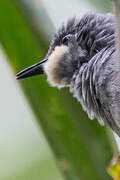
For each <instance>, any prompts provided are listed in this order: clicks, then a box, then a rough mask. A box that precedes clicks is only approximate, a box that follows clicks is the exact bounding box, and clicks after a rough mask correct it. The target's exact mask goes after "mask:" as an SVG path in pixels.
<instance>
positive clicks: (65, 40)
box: [62, 34, 71, 44]
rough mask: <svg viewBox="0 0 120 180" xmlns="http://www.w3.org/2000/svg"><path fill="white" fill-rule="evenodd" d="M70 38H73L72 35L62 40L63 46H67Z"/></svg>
mask: <svg viewBox="0 0 120 180" xmlns="http://www.w3.org/2000/svg"><path fill="white" fill-rule="evenodd" d="M70 38H71V34H69V35H67V36H65V37H63V39H62V42H63V44H67V42H68V40H69V39H70Z"/></svg>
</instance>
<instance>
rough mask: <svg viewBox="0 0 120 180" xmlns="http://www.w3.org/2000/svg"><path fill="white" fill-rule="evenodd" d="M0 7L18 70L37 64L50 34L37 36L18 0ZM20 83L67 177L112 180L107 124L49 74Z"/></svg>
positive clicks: (1, 35) (2, 29) (0, 35)
mask: <svg viewBox="0 0 120 180" xmlns="http://www.w3.org/2000/svg"><path fill="white" fill-rule="evenodd" d="M16 2H17V5H16ZM0 7H1V10H0V42H1V44H2V46H3V47H4V50H5V52H6V54H7V55H8V57H9V59H8V60H9V62H10V64H11V67H12V68H13V69H14V71H16V72H17V71H18V70H21V69H22V68H24V67H26V66H28V65H31V64H33V63H35V62H33V57H40V58H41V59H42V58H43V57H44V55H45V53H46V52H47V48H48V43H47V42H46V41H45V40H44V36H46V34H45V32H40V34H39V41H38V40H36V39H37V37H38V36H37V35H36V33H35V31H34V32H33V28H35V27H33V26H29V25H30V23H29V22H30V21H31V18H29V16H28V18H24V15H25V13H23V11H22V12H21V5H20V6H19V1H17V0H12V1H11V0H5V1H0ZM23 10H24V7H23ZM44 13H45V12H44ZM29 14H30V12H29ZM25 16H27V10H26V15H25ZM43 16H44V14H43ZM31 17H32V16H31ZM44 23H45V22H44ZM49 23H50V22H49ZM40 24H41V26H44V24H43V23H42V22H41V23H40ZM48 31H49V29H48ZM36 41H37V43H36ZM38 43H39V45H38ZM20 83H21V86H22V88H23V90H24V93H25V95H26V97H27V99H28V101H29V103H30V105H31V108H32V110H33V112H34V113H35V116H36V119H37V121H38V123H39V124H40V125H41V126H42V129H43V131H44V134H45V136H46V138H47V140H48V143H49V145H50V147H51V149H52V151H53V153H54V155H55V157H56V161H57V164H58V165H59V167H60V169H61V172H62V173H63V175H64V177H65V179H67V180H93V179H94V180H102V179H104V180H110V179H111V178H110V177H109V176H108V174H107V173H106V167H107V165H108V163H109V161H110V159H111V156H112V151H111V147H110V142H109V138H108V136H107V133H106V131H105V128H103V127H101V126H100V125H99V124H98V122H97V121H90V120H89V119H88V117H87V115H86V113H85V112H83V110H82V108H81V106H80V104H79V103H78V102H77V101H76V100H75V99H74V98H73V97H72V96H71V94H70V93H69V92H68V89H63V90H61V91H58V90H57V89H55V88H51V87H49V85H48V84H47V83H46V82H45V77H39V76H38V77H34V78H31V79H26V80H21V81H20Z"/></svg>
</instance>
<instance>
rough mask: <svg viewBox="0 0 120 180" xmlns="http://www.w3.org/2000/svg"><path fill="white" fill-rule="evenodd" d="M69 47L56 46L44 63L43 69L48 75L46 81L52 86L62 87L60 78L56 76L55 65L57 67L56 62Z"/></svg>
mask: <svg viewBox="0 0 120 180" xmlns="http://www.w3.org/2000/svg"><path fill="white" fill-rule="evenodd" d="M68 51H69V48H68V47H67V46H65V45H61V46H56V47H55V50H54V51H53V52H52V54H51V55H50V57H49V59H48V61H47V62H46V63H45V65H44V71H45V73H46V74H47V76H48V82H49V83H50V84H51V85H52V86H56V87H58V88H61V87H64V84H62V81H61V79H58V78H56V67H57V69H58V63H59V61H60V60H61V59H62V57H63V56H64V55H65V54H66V53H68Z"/></svg>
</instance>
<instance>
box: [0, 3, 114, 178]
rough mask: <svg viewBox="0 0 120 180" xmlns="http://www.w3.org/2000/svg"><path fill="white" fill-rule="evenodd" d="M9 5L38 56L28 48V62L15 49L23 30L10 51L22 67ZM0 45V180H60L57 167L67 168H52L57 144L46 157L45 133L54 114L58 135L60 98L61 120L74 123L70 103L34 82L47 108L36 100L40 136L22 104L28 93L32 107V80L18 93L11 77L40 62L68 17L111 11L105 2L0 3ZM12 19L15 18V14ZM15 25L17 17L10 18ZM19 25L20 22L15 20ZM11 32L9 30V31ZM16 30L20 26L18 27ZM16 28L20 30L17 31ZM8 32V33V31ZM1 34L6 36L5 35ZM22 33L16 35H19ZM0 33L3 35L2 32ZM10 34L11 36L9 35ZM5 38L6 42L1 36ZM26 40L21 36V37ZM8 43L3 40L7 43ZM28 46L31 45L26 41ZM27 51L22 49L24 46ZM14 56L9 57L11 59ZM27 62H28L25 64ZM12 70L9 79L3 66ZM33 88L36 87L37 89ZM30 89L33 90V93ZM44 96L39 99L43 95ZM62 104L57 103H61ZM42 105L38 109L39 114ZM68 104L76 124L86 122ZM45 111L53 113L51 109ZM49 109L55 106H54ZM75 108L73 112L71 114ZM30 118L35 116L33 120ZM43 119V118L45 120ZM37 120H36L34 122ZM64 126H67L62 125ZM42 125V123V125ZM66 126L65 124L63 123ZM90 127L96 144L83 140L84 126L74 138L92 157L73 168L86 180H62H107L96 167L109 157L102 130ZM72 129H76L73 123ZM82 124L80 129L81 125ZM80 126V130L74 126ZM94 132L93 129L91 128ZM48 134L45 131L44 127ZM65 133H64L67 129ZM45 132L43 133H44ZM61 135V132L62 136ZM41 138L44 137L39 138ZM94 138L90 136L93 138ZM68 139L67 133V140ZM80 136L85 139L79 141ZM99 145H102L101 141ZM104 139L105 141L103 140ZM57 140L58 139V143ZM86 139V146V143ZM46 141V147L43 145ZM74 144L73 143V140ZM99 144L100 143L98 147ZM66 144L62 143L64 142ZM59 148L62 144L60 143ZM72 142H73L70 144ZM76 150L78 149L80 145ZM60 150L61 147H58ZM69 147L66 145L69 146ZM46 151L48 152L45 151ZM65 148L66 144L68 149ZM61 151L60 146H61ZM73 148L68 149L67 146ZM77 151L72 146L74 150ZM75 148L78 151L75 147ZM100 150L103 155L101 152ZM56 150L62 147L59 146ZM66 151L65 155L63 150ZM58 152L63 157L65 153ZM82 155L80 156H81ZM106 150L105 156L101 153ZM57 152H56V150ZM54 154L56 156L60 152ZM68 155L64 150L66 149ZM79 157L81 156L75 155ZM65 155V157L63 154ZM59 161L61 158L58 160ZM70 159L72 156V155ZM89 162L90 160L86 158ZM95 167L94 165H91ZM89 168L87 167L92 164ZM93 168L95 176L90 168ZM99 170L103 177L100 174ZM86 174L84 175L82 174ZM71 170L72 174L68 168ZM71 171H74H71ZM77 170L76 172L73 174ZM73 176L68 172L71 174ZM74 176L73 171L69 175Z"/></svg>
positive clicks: (13, 77) (26, 105) (105, 134)
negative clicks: (56, 32)
mask: <svg viewBox="0 0 120 180" xmlns="http://www.w3.org/2000/svg"><path fill="white" fill-rule="evenodd" d="M9 3H11V4H12V3H13V4H15V7H16V12H17V11H18V9H20V12H21V16H22V17H23V18H24V20H25V23H26V24H27V25H28V27H29V29H30V33H32V34H33V37H34V38H33V41H35V42H36V44H38V47H39V48H41V51H40V53H37V51H38V50H34V48H35V47H34V45H33V47H32V49H33V51H34V52H33V54H32V57H31V56H30V51H29V49H27V48H26V47H25V48H26V49H25V48H24V49H22V48H21V46H22V44H20V43H21V41H20V39H19V38H22V35H23V36H24V34H25V33H27V30H26V29H25V31H23V32H21V34H20V36H19V38H18V39H16V42H15V43H16V47H18V49H20V48H21V51H22V50H23V54H24V57H23V58H24V61H21V62H20V61H19V62H18V61H17V59H19V58H22V55H20V54H19V53H21V51H18V52H17V51H16V49H15V48H14V43H13V44H12V43H10V42H12V41H11V39H12V35H14V34H15V33H16V34H17V28H16V26H14V25H15V24H14V23H15V20H14V19H9V17H10V15H11V17H12V13H11V14H10V13H9V12H13V13H14V11H13V10H12V5H11V6H9ZM0 8H1V10H0V11H1V12H0V23H1V25H0V41H1V46H0V73H1V76H0V82H1V85H0V180H21V179H22V180H39V179H40V180H63V179H64V177H63V174H62V173H61V171H60V170H59V168H58V166H61V164H62V166H63V169H64V170H65V169H66V168H68V167H67V164H66V161H64V160H63V161H61V162H60V164H59V163H58V162H57V163H56V158H55V157H54V153H53V152H56V153H55V154H56V156H58V154H60V153H58V152H59V150H58V149H60V146H59V143H58V142H57V143H58V145H57V148H56V147H53V152H52V150H51V149H52V148H50V147H52V145H53V146H55V144H57V143H54V140H53V139H52V137H53V136H52V135H51V131H49V132H48V130H49V127H50V125H49V124H50V123H52V122H53V115H51V114H52V113H53V114H54V113H56V114H57V115H55V119H56V121H55V122H54V126H55V128H57V130H58V131H59V128H60V125H61V124H59V121H58V124H57V119H64V120H65V119H66V118H65V117H69V116H67V115H66V116H65V115H64V114H63V117H62V108H61V110H60V108H59V107H60V105H61V106H62V104H61V102H60V103H59V102H58V104H59V106H58V107H57V106H56V105H55V104H56V101H59V99H60V98H61V96H60V93H61V94H62V95H63V96H62V98H63V99H64V96H65V97H66V100H64V101H65V102H63V103H66V107H68V109H67V108H66V112H65V113H66V114H70V116H71V117H73V118H72V119H73V120H74V118H75V119H76V120H77V118H78V117H75V114H74V113H73V114H72V112H70V110H69V108H71V107H70V106H72V105H70V103H71V102H72V101H70V103H69V100H68V99H69V98H71V95H70V94H68V91H67V90H66V91H64V90H62V91H61V92H58V91H57V90H56V89H54V90H52V88H48V87H49V86H48V85H45V84H47V83H46V82H45V81H46V79H45V78H42V79H39V77H36V79H37V81H36V87H38V89H39V86H41V85H42V89H41V91H38V92H37V93H39V94H41V93H43V92H44V93H45V94H47V95H48V96H47V97H49V103H50V107H49V105H46V104H45V102H44V99H42V94H41V95H40V97H41V101H42V103H43V104H44V106H43V107H45V109H42V110H41V111H44V112H46V115H45V113H44V115H42V116H41V119H42V118H43V119H44V118H46V119H48V120H49V121H48V122H49V124H48V127H47V128H46V124H45V123H46V122H43V121H42V122H41V124H42V129H43V130H44V131H45V133H43V131H42V130H41V127H40V124H39V121H36V116H39V113H38V115H36V114H37V108H38V107H37V105H36V104H35V103H34V102H33V103H31V106H34V110H33V111H34V113H33V111H31V108H30V106H29V103H28V102H27V101H26V98H25V94H27V93H28V92H29V95H28V96H31V99H33V101H34V98H35V97H34V96H32V93H33V92H34V91H33V92H32V86H31V84H32V83H33V81H34V80H35V78H33V79H32V80H28V81H27V80H25V81H23V82H22V83H23V85H22V86H23V87H25V89H24V93H23V91H21V88H20V86H19V84H18V82H17V81H16V79H15V72H17V71H18V70H21V69H23V68H24V67H25V66H27V65H31V63H32V62H33V63H35V62H37V61H39V60H41V58H43V57H44V55H45V53H46V52H47V49H48V46H49V41H50V39H51V37H52V35H53V33H54V32H55V30H56V29H57V28H58V27H59V26H60V25H61V23H62V22H66V20H67V19H68V18H69V17H72V16H73V15H77V16H79V17H81V16H82V15H83V14H84V13H85V12H88V11H92V12H102V13H103V12H109V11H111V5H110V2H109V0H108V1H107V0H106V1H104V0H103V1H99V0H86V1H84V0H60V1H59V0H52V1H50V0H23V1H12V0H11V2H10V1H9V0H5V1H4V2H2V1H1V2H0ZM9 8H11V11H9ZM16 14H17V13H16ZM15 18H16V19H17V17H15ZM18 19H20V20H21V18H18ZM6 22H7V23H8V24H9V26H7V25H6V24H5V23H6ZM11 26H12V27H13V28H11ZM21 26H22V25H21ZM21 26H20V27H21ZM8 27H10V28H8ZM6 29H7V31H6ZM21 30H22V29H21ZM5 31H6V32H5ZM9 31H11V36H10V35H9V33H10V32H9ZM12 32H13V33H12ZM7 34H8V37H7V36H6V35H7ZM25 36H26V34H25ZM7 38H8V39H7ZM24 42H25V44H26V42H28V43H29V40H28V39H27V37H26V39H25V40H24ZM30 43H31V44H32V41H30ZM26 46H27V45H26ZM12 52H14V53H15V54H13V53H12ZM25 53H26V54H27V55H26V54H25ZM28 58H29V59H28ZM10 64H11V65H12V67H13V69H14V73H13V71H12V70H11V68H10V66H9V65H10ZM37 83H39V85H37ZM33 89H34V88H33ZM54 93H55V96H56V95H59V96H60V98H57V99H55V97H54ZM43 96H44V95H43ZM36 101H37V102H38V104H39V101H40V98H39V97H38V99H36ZM62 101H63V100H62ZM42 103H41V106H40V107H39V108H42ZM73 104H74V105H75V108H74V110H76V111H81V119H84V118H85V120H86V119H87V116H86V114H85V113H84V112H82V110H81V107H80V105H79V103H77V102H76V100H75V99H74V100H73ZM51 105H52V106H53V107H51ZM54 105H55V106H54ZM77 108H78V110H77ZM35 115H36V116H35ZM46 116H47V117H46ZM37 119H38V117H37ZM66 121H67V120H66ZM48 122H47V123H48ZM68 122H69V118H68ZM90 123H91V125H90V126H91V127H90V129H91V131H95V133H96V134H97V132H98V133H99V131H100V136H99V135H98V137H97V138H98V143H97V138H96V139H92V138H91V139H90V137H89V135H87V131H89V128H88V127H87V122H86V126H84V129H83V132H82V129H81V130H80V131H81V132H80V137H81V139H83V142H82V140H81V142H82V143H83V144H84V142H85V141H86V142H87V141H88V142H87V143H88V144H87V145H86V149H87V148H88V149H87V150H88V154H89V151H91V152H92V160H91V162H90V159H88V161H89V163H88V166H86V162H87V160H86V159H87V157H89V155H87V154H86V159H84V157H83V159H82V156H80V157H79V158H80V159H82V162H83V164H85V167H86V168H84V169H83V168H82V167H83V164H81V163H79V162H78V166H81V169H82V171H83V174H82V175H81V177H86V179H84V178H79V175H78V176H77V177H75V174H74V173H71V174H72V175H71V176H68V174H69V173H68V174H67V176H66V177H68V179H76V180H78V179H81V180H87V175H86V176H85V173H86V174H87V173H88V175H89V174H90V175H89V176H90V178H88V179H94V180H100V179H101V180H107V179H111V178H110V177H109V176H108V175H107V173H106V174H104V179H103V178H102V170H101V169H102V167H101V169H100V167H99V164H100V166H102V163H103V161H101V159H102V158H103V159H105V162H104V163H103V164H104V165H103V166H105V167H106V166H107V164H108V162H109V160H110V158H111V157H112V149H110V148H111V146H110V144H109V137H108V135H107V133H106V131H105V129H104V128H103V127H99V125H98V123H97V122H95V121H94V124H93V122H92V121H90V122H89V124H90ZM76 124H77V123H76ZM83 124H84V123H83ZM79 125H80V124H79ZM96 127H97V128H98V129H99V130H98V129H97V128H96ZM50 128H51V127H50ZM62 128H63V129H64V128H66V129H65V131H68V130H67V125H65V124H64V123H63V124H62ZM68 129H69V127H68ZM46 132H47V133H46ZM63 132H64V131H63ZM44 134H45V136H46V137H45V136H44ZM93 134H94V133H93ZM67 135H68V136H70V135H69V132H68V134H67ZM54 136H56V139H55V141H57V139H58V140H59V137H58V134H57V131H56V134H54ZM84 136H86V137H85V138H84ZM104 137H105V141H104V142H103V141H102V139H104ZM107 137H108V139H107ZM60 138H61V137H60ZM62 138H63V139H65V138H66V141H67V136H66V134H65V133H64V134H63V137H62ZM87 138H88V140H87ZM46 139H48V140H49V141H48V142H47V140H46ZM78 139H79V138H78ZM99 139H101V141H100V143H101V145H99ZM69 140H70V139H68V141H69ZM71 141H74V137H72V139H71ZM61 142H64V141H61ZM76 142H77V141H76ZM82 143H81V146H84V145H82ZM89 143H90V146H91V144H92V146H91V149H89V146H88V145H89ZM63 144H64V143H63ZM69 144H70V143H69ZM49 145H50V146H49ZM70 145H71V144H70ZM63 146H64V145H63ZM73 146H74V145H73ZM76 147H77V146H76ZM78 147H79V146H78ZM102 148H103V149H102ZM61 149H62V146H61ZM65 150H66V149H65ZM65 150H64V151H65ZM87 150H86V152H87ZM104 150H106V151H104ZM61 151H62V150H61ZM61 151H60V152H61ZM68 152H69V149H68ZM73 152H74V154H75V153H76V150H75V151H73ZM99 152H102V153H103V152H105V153H103V155H102V158H101V157H98V156H99ZM62 153H63V156H64V155H65V153H66V152H62ZM80 153H81V154H82V152H80ZM66 154H67V153H66ZM94 155H95V156H96V157H97V158H98V159H97V160H94ZM60 156H62V155H61V154H60ZM70 156H71V155H69V153H68V159H69V160H70ZM75 156H76V154H75ZM90 157H91V156H90ZM79 158H78V156H77V157H76V162H77V159H79ZM94 161H96V162H94ZM72 162H73V164H74V158H73V159H72ZM92 163H93V164H92ZM96 163H97V164H98V168H99V169H98V170H96V169H97V167H96V165H95V164H96ZM89 167H91V169H93V170H91V171H90V172H89ZM105 167H104V171H106V169H105ZM87 168H88V169H87ZM73 169H74V168H73ZM76 169H77V168H76ZM79 169H80V168H78V172H79V171H80V170H79ZM94 169H95V178H92V177H93V175H92V174H94V173H93V172H94ZM73 172H74V171H73ZM75 172H77V170H75Z"/></svg>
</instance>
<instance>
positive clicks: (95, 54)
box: [18, 13, 120, 136]
mask: <svg viewBox="0 0 120 180" xmlns="http://www.w3.org/2000/svg"><path fill="white" fill-rule="evenodd" d="M63 45H64V46H63ZM56 47H60V48H61V49H60V48H56ZM65 47H67V48H68V49H66V50H65V51H63V50H64V48H65ZM60 51H61V52H62V54H61V55H59V58H58V60H57V61H55V60H54V58H56V57H57V52H59V53H60ZM46 59H47V61H46V62H45V63H44V72H45V73H46V74H47V75H48V80H49V82H50V84H51V85H53V86H57V87H58V88H60V87H65V86H68V87H69V88H70V92H72V93H73V95H74V97H76V98H77V100H78V101H79V102H80V103H81V105H82V107H83V109H84V110H85V111H86V112H87V114H88V116H89V117H90V118H91V119H93V118H94V117H96V118H97V119H98V121H99V122H100V124H101V125H103V124H104V123H106V124H108V125H109V126H110V127H111V128H112V129H113V130H114V131H115V132H116V133H117V134H118V135H119V136H120V85H119V84H120V82H119V81H118V72H119V68H118V66H117V52H116V48H115V18H114V16H113V15H112V14H106V15H103V14H91V13H89V14H86V15H85V16H83V18H81V19H77V18H75V17H74V18H72V19H70V20H69V21H68V23H67V25H62V27H61V28H60V29H59V31H58V33H56V34H55V35H54V38H53V40H52V42H51V44H50V49H49V51H48V53H47V55H46ZM51 59H52V60H51ZM52 61H53V62H52ZM50 62H52V63H54V62H55V65H53V64H52V66H50V65H48V64H47V63H49V64H50ZM49 69H50V70H51V69H52V70H51V71H50V72H48V70H49ZM50 73H52V76H51V74H50ZM49 76H51V79H50V78H49ZM23 77H24V76H23ZM18 78H19V74H18ZM52 81H55V82H52Z"/></svg>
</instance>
